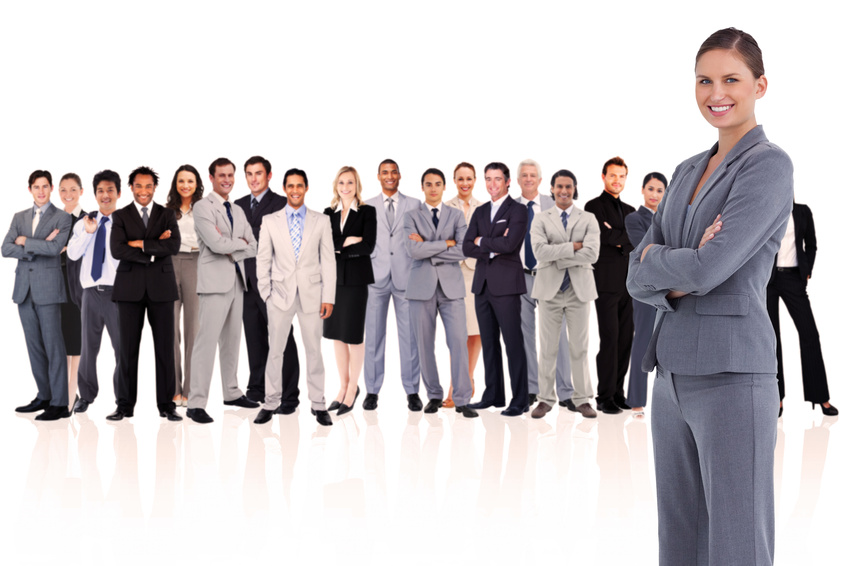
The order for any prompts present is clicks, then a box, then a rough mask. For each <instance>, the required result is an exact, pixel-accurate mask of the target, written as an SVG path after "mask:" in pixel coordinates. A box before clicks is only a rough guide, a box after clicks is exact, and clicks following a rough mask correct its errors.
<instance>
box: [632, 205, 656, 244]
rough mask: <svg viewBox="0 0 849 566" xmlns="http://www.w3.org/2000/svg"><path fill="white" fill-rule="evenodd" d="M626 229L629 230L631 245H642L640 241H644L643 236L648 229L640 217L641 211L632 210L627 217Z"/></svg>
mask: <svg viewBox="0 0 849 566" xmlns="http://www.w3.org/2000/svg"><path fill="white" fill-rule="evenodd" d="M640 210H642V209H640ZM652 216H653V215H652ZM625 230H627V231H628V239H629V240H630V241H631V245H632V246H634V247H635V248H636V247H637V246H639V245H640V242H642V241H643V238H644V237H645V235H646V232H647V231H648V230H646V229H645V228H643V221H642V219H641V218H640V214H639V212H632V213H631V214H629V215H628V216H626V217H625Z"/></svg>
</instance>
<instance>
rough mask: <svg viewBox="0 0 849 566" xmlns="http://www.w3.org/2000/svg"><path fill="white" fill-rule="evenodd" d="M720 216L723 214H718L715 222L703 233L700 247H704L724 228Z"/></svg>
mask: <svg viewBox="0 0 849 566" xmlns="http://www.w3.org/2000/svg"><path fill="white" fill-rule="evenodd" d="M720 216H722V215H721V214H717V215H716V219H715V220H714V221H713V224H711V225H710V226H708V227H707V228H706V229H705V233H704V234H703V235H702V241H701V242H699V249H702V248H703V247H704V245H705V244H707V243H708V242H709V241H711V240H713V237H714V236H715V235H716V233H717V232H719V231H720V230H721V229H722V221H721V220H720V219H719V217H720Z"/></svg>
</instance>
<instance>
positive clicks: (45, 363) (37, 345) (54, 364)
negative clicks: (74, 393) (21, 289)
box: [18, 293, 68, 407]
mask: <svg viewBox="0 0 849 566" xmlns="http://www.w3.org/2000/svg"><path fill="white" fill-rule="evenodd" d="M18 314H19V315H20V317H21V325H22V326H23V327H24V339H25V340H26V343H27V352H29V363H30V366H31V367H32V375H33V377H35V385H36V387H37V388H38V395H37V398H38V399H40V400H42V401H50V405H52V406H54V407H67V406H68V360H67V358H66V357H65V341H64V340H63V338H62V315H61V305H60V304H59V303H54V304H50V305H37V304H35V303H34V302H32V294H30V293H27V296H26V298H25V299H24V302H23V303H21V304H19V305H18Z"/></svg>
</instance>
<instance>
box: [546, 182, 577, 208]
mask: <svg viewBox="0 0 849 566" xmlns="http://www.w3.org/2000/svg"><path fill="white" fill-rule="evenodd" d="M551 194H553V195H554V204H555V205H556V206H557V208H559V209H560V210H566V209H567V208H569V207H570V206H572V199H573V198H574V197H575V181H573V180H572V177H557V178H556V179H554V186H553V187H551Z"/></svg>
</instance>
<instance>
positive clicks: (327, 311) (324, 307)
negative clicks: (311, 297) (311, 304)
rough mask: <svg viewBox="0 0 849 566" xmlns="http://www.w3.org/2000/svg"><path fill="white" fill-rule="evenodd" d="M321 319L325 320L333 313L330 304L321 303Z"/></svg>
mask: <svg viewBox="0 0 849 566" xmlns="http://www.w3.org/2000/svg"><path fill="white" fill-rule="evenodd" d="M320 312H321V318H327V317H329V316H330V315H331V313H333V304H332V303H321V311H320Z"/></svg>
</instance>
